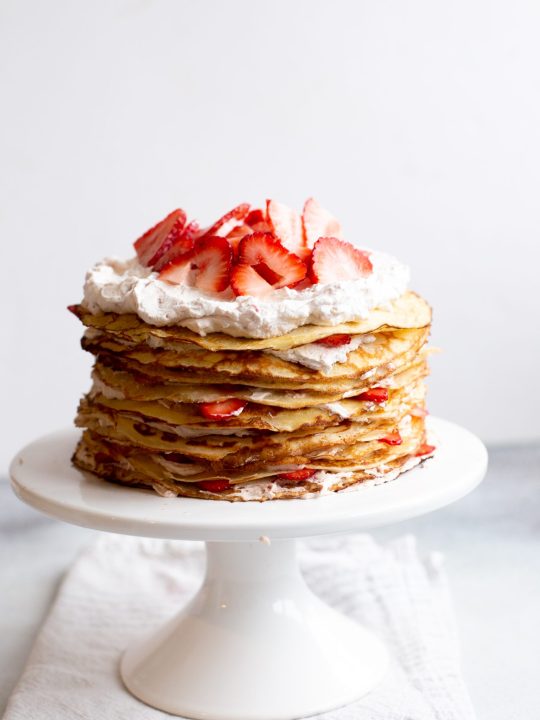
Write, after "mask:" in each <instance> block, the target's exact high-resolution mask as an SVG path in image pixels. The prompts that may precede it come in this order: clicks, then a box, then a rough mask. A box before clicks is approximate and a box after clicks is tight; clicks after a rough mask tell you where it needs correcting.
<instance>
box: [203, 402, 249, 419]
mask: <svg viewBox="0 0 540 720" xmlns="http://www.w3.org/2000/svg"><path fill="white" fill-rule="evenodd" d="M246 405H247V402H246V401H245V400H238V398H229V399H228V400H217V401H216V402H206V403H199V411H200V413H201V415H202V416H203V417H205V418H206V419H207V420H227V419H228V418H231V417H234V416H235V415H240V413H241V412H242V410H243V409H244V408H245V407H246Z"/></svg>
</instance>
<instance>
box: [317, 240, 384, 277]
mask: <svg viewBox="0 0 540 720" xmlns="http://www.w3.org/2000/svg"><path fill="white" fill-rule="evenodd" d="M371 272H373V265H372V264H371V260H370V259H369V254H368V253H367V252H366V251H365V250H359V249H358V248H356V247H354V245H351V243H349V242H346V241H345V240H339V239H338V238H335V237H321V238H319V239H318V240H317V242H316V243H315V245H314V247H313V253H312V256H311V270H310V274H311V279H312V281H313V282H314V283H332V282H337V281H339V280H358V279H359V278H363V277H367V276H368V275H369V274H370V273H371Z"/></svg>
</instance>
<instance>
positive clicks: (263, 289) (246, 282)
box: [231, 265, 272, 297]
mask: <svg viewBox="0 0 540 720" xmlns="http://www.w3.org/2000/svg"><path fill="white" fill-rule="evenodd" d="M231 287H232V289H233V292H234V294H235V295H253V296H254V297H257V296H259V297H260V296H262V295H267V294H268V293H269V292H271V291H272V286H271V285H270V284H269V283H267V282H266V280H263V278H262V277H261V276H260V275H259V273H258V272H257V271H256V270H255V269H254V268H252V267H251V265H235V266H234V268H233V271H232V273H231Z"/></svg>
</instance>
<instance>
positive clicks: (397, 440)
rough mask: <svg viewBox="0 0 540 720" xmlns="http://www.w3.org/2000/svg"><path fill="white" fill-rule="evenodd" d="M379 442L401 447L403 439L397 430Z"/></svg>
mask: <svg viewBox="0 0 540 720" xmlns="http://www.w3.org/2000/svg"><path fill="white" fill-rule="evenodd" d="M379 442H382V443H386V444H387V445H401V443H402V442H403V438H402V437H401V435H400V434H399V432H398V431H397V430H395V431H394V432H391V433H388V435H385V436H384V437H382V438H379Z"/></svg>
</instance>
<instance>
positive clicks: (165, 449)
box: [70, 292, 433, 500]
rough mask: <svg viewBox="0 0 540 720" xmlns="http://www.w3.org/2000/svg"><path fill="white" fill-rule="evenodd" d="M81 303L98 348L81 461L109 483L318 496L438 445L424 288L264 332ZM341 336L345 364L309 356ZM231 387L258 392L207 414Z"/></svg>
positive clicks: (389, 474) (237, 394)
mask: <svg viewBox="0 0 540 720" xmlns="http://www.w3.org/2000/svg"><path fill="white" fill-rule="evenodd" d="M70 309H72V311H73V312H74V313H75V314H76V315H77V316H78V317H79V318H80V320H81V321H82V323H83V324H84V325H85V326H86V328H87V329H86V331H85V334H84V336H83V340H82V345H83V348H84V349H85V350H87V351H89V352H91V353H92V354H93V355H94V356H95V364H94V368H93V375H92V377H93V384H92V387H91V389H90V392H89V393H88V394H87V395H86V396H85V397H84V398H83V399H82V400H81V403H80V406H79V411H78V415H77V419H76V424H77V425H78V426H79V427H81V428H84V432H83V434H82V438H81V440H80V442H79V444H78V446H77V449H76V451H75V454H74V457H73V461H74V463H75V465H77V466H78V467H79V468H81V469H84V470H88V471H91V472H92V473H95V474H97V475H99V476H100V477H102V478H105V479H107V480H110V481H114V482H117V483H122V484H124V485H130V486H139V487H145V488H150V489H153V490H155V491H156V492H158V493H159V494H161V495H164V496H173V495H180V496H188V497H195V498H206V499H213V500H224V499H226V500H267V499H279V498H298V497H313V496H316V495H319V494H321V493H328V492H337V491H342V490H344V489H350V488H353V487H354V486H357V485H358V484H359V483H362V482H364V481H367V480H371V481H373V480H376V481H379V482H380V481H385V480H387V479H393V478H395V477H396V476H397V475H399V474H400V473H401V472H403V471H404V470H407V469H409V468H410V467H412V466H414V465H416V464H418V462H421V461H422V460H423V459H425V458H426V457H428V456H429V454H430V453H431V452H432V450H433V448H432V447H431V446H429V445H427V444H426V437H425V422H424V421H425V415H426V411H425V386H424V382H423V379H424V377H425V376H426V375H427V373H428V369H427V363H426V359H427V354H428V350H427V348H426V341H427V338H428V335H429V329H430V322H431V311H430V308H429V306H428V305H427V303H426V302H425V301H424V300H423V299H421V298H420V297H419V296H418V295H416V294H414V293H412V292H408V293H406V294H405V295H403V296H401V297H400V298H398V299H397V300H395V301H394V302H393V303H391V304H390V305H389V306H387V307H386V308H384V309H375V310H373V311H371V313H370V314H369V317H368V318H367V319H365V320H362V321H359V322H349V323H345V324H342V325H338V326H314V325H309V326H304V327H300V328H297V329H295V330H293V331H292V332H289V333H287V334H286V335H282V336H280V337H273V338H267V339H262V340H261V339H257V340H254V339H247V338H240V337H232V336H229V335H225V334H222V333H214V334H209V335H206V336H201V335H198V334H196V333H195V332H192V331H191V330H188V329H186V328H183V327H178V326H174V327H156V326H152V325H148V324H146V323H145V322H143V321H142V320H141V319H140V318H139V317H138V316H136V315H131V314H130V315H116V314H113V313H103V314H92V313H90V312H88V311H87V310H86V309H85V308H84V307H83V306H80V305H79V306H74V307H72V308H70ZM336 334H346V335H349V336H351V340H350V343H348V345H347V346H346V347H345V348H342V353H341V355H342V361H341V362H336V363H334V364H333V365H331V366H330V367H327V368H323V369H314V368H310V367H307V366H306V364H305V360H304V362H299V360H303V358H305V357H309V351H310V348H313V347H314V345H317V346H318V347H319V348H320V347H323V346H321V345H320V341H321V340H323V342H324V339H325V338H328V337H329V336H332V337H333V336H335V335H336ZM308 364H309V363H308ZM374 389H375V392H373V390H374ZM381 397H382V398H387V399H386V400H381ZM232 398H234V399H237V400H239V401H244V402H245V406H243V409H241V411H239V412H238V413H237V414H234V415H232V416H230V417H227V418H225V419H220V420H211V419H210V420H209V419H208V417H206V416H205V414H204V413H203V412H201V409H202V408H203V407H206V406H207V405H206V404H208V403H214V402H220V401H225V400H229V399H232ZM241 405H243V403H242V404H241Z"/></svg>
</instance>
